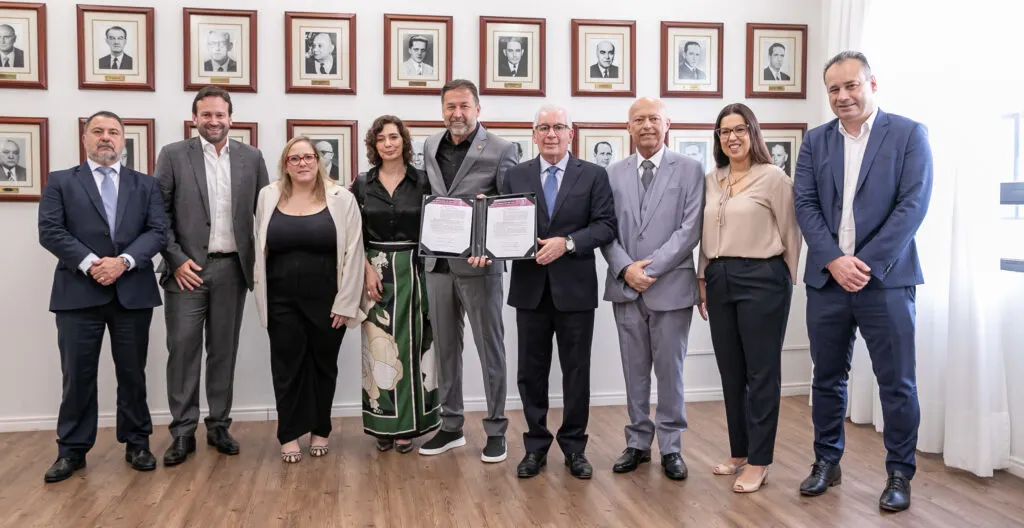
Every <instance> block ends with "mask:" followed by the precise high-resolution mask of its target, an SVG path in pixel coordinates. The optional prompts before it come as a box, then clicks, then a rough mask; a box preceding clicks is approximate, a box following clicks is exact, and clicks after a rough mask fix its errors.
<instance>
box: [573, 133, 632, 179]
mask: <svg viewBox="0 0 1024 528" xmlns="http://www.w3.org/2000/svg"><path fill="white" fill-rule="evenodd" d="M572 130H573V138H572V154H573V155H574V156H576V157H577V158H580V159H582V160H586V161H589V162H591V163H596V164H597V165H600V166H601V167H605V168H608V166H609V165H611V164H612V163H615V162H616V161H619V160H623V159H625V158H626V157H628V156H630V155H631V154H633V152H635V151H636V145H635V144H634V143H633V138H632V137H631V136H630V135H629V124H628V123H625V122H623V123H580V122H576V123H573V124H572ZM604 144H607V146H608V147H610V149H611V151H610V152H607V151H606V150H605V147H604ZM627 145H628V147H627ZM627 149H628V151H627Z"/></svg>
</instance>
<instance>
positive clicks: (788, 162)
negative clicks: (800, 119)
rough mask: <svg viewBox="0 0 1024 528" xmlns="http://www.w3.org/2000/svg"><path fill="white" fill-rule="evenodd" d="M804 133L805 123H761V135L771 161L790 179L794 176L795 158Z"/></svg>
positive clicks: (805, 131) (805, 132)
mask: <svg viewBox="0 0 1024 528" xmlns="http://www.w3.org/2000/svg"><path fill="white" fill-rule="evenodd" d="M806 134H807V123H761V136H763V137H764V142H765V145H767V146H768V154H770V155H771V157H772V163H773V164H775V166H777V167H779V168H780V169H782V172H785V173H786V176H789V177H790V179H792V178H793V177H794V176H795V173H796V159H797V157H798V156H799V154H800V147H801V146H802V145H803V142H804V136H805V135H806ZM780 147H781V148H780Z"/></svg>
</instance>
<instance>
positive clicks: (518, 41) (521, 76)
mask: <svg viewBox="0 0 1024 528" xmlns="http://www.w3.org/2000/svg"><path fill="white" fill-rule="evenodd" d="M545 31H546V23H545V21H544V19H543V18H503V17H480V82H479V83H478V84H479V88H480V93H481V94H485V95H523V96H538V97H543V96H544V77H545V70H544V60H545V57H546V56H547V51H546V44H545V42H544V38H545V36H544V35H545Z"/></svg>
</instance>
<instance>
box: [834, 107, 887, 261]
mask: <svg viewBox="0 0 1024 528" xmlns="http://www.w3.org/2000/svg"><path fill="white" fill-rule="evenodd" d="M877 115H878V108H877V107H876V108H875V110H874V111H872V112H871V115H870V116H868V119H867V121H864V124H863V125H861V127H860V130H859V131H858V134H857V135H856V136H854V135H853V134H851V133H850V132H848V131H847V130H846V129H845V128H843V122H842V121H840V122H839V133H840V134H842V135H843V138H844V139H843V158H844V159H843V161H844V164H843V166H844V170H843V213H842V216H841V217H840V218H839V249H840V250H842V252H843V254H844V255H853V254H854V251H855V249H856V245H857V226H856V223H855V222H854V219H853V198H854V194H855V193H856V192H857V180H858V179H860V166H861V163H862V162H863V161H864V152H865V151H866V150H867V148H868V138H869V137H871V129H873V128H874V127H875V116H877Z"/></svg>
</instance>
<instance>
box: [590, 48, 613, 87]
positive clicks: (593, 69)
mask: <svg viewBox="0 0 1024 528" xmlns="http://www.w3.org/2000/svg"><path fill="white" fill-rule="evenodd" d="M595 51H596V52H597V62H596V63H594V64H591V65H590V76H591V77H594V78H607V79H617V78H618V77H619V67H618V66H616V65H614V64H612V63H613V62H614V61H615V44H613V43H612V41H610V40H602V41H601V42H598V43H597V49H596V50H595Z"/></svg>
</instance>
